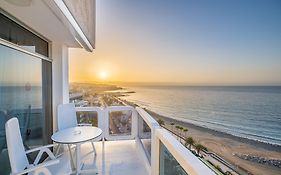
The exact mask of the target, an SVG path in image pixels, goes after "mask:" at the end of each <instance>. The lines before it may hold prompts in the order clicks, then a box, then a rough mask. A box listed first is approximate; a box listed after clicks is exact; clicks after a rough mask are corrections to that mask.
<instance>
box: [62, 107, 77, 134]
mask: <svg viewBox="0 0 281 175" xmlns="http://www.w3.org/2000/svg"><path fill="white" fill-rule="evenodd" d="M77 125H78V123H77V118H76V110H75V105H74V104H73V103H69V104H60V105H59V106H58V130H62V129H66V128H70V127H75V126H77Z"/></svg>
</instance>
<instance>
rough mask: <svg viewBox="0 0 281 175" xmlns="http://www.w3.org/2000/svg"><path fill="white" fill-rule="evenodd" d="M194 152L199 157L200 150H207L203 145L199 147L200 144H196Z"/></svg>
mask: <svg viewBox="0 0 281 175" xmlns="http://www.w3.org/2000/svg"><path fill="white" fill-rule="evenodd" d="M194 147H195V149H196V151H197V154H198V155H199V156H200V151H202V150H207V148H206V147H205V146H203V145H201V144H200V143H197V144H195V145H194Z"/></svg>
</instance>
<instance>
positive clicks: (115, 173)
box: [81, 140, 148, 175]
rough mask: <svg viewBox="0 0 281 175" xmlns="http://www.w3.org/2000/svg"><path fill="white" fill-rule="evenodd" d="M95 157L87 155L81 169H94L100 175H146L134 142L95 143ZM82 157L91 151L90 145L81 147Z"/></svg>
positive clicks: (86, 144)
mask: <svg viewBox="0 0 281 175" xmlns="http://www.w3.org/2000/svg"><path fill="white" fill-rule="evenodd" d="M95 147H96V151H97V155H96V157H95V158H94V156H93V154H88V155H87V156H86V157H85V158H84V159H83V160H82V161H83V163H84V166H83V169H89V168H96V169H97V170H98V174H101V175H147V174H148V173H147V170H146V169H145V165H144V163H143V161H142V159H141V158H140V156H139V153H138V152H137V149H136V143H135V141H134V140H126V141H120V140H119V141H105V142H104V144H103V142H101V141H100V142H95ZM81 150H82V155H85V154H86V153H89V151H92V145H91V144H90V143H85V144H83V145H82V148H81Z"/></svg>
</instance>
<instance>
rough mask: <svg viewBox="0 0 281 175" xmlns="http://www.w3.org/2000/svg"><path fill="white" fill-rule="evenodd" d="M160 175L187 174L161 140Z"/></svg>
mask: <svg viewBox="0 0 281 175" xmlns="http://www.w3.org/2000/svg"><path fill="white" fill-rule="evenodd" d="M160 175H187V173H186V172H185V171H184V169H183V168H182V167H181V165H180V164H179V163H178V161H177V160H176V159H175V158H174V156H173V155H172V154H171V153H170V152H169V150H168V149H167V148H166V147H165V145H164V144H163V143H162V142H160Z"/></svg>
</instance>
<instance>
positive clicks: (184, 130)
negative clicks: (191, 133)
mask: <svg viewBox="0 0 281 175" xmlns="http://www.w3.org/2000/svg"><path fill="white" fill-rule="evenodd" d="M187 131H188V129H187V128H184V129H183V132H184V137H186V133H187Z"/></svg>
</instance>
